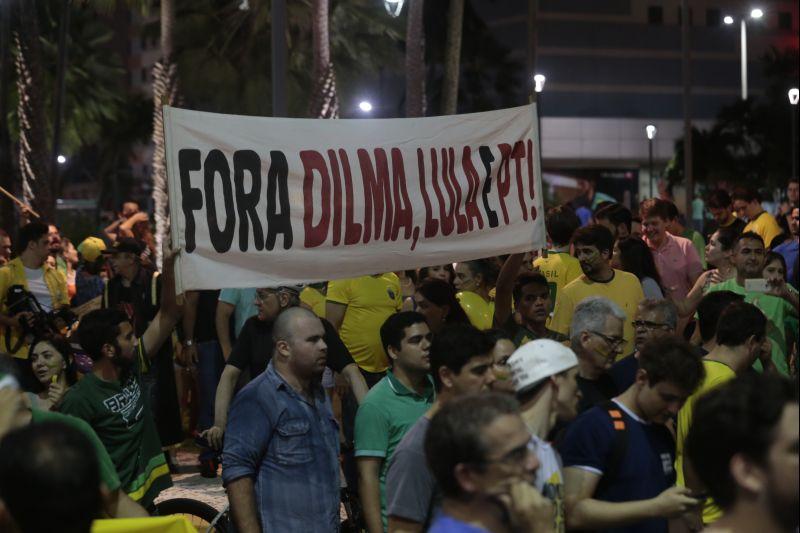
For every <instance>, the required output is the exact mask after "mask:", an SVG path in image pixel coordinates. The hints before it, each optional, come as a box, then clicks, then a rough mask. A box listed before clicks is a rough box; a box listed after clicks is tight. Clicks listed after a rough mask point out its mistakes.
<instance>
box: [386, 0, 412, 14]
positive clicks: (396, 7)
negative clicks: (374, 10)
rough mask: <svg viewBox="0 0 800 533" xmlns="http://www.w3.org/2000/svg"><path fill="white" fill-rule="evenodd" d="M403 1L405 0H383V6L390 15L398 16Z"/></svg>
mask: <svg viewBox="0 0 800 533" xmlns="http://www.w3.org/2000/svg"><path fill="white" fill-rule="evenodd" d="M405 3H406V2H405V0H383V7H385V8H386V12H387V13H389V14H390V15H391V16H393V17H399V16H400V12H401V11H402V10H403V4H405Z"/></svg>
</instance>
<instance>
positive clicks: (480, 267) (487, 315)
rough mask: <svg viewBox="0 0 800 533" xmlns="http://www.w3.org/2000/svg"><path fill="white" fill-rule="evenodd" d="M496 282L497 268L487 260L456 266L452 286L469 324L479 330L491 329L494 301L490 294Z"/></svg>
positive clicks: (466, 262) (465, 262) (467, 262)
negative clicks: (456, 292)
mask: <svg viewBox="0 0 800 533" xmlns="http://www.w3.org/2000/svg"><path fill="white" fill-rule="evenodd" d="M495 281H497V268H496V267H495V266H494V264H493V263H492V262H491V261H489V260H487V259H477V260H475V261H464V262H462V263H458V265H456V277H455V280H454V283H453V284H454V285H455V287H456V290H457V291H458V294H456V298H458V301H459V303H460V304H461V307H462V308H463V309H464V312H465V313H467V317H469V321H470V323H472V325H473V326H475V327H476V328H478V329H480V330H487V329H491V328H492V320H493V318H494V301H493V300H492V298H491V297H490V295H489V294H490V292H491V291H492V289H493V288H494V284H495Z"/></svg>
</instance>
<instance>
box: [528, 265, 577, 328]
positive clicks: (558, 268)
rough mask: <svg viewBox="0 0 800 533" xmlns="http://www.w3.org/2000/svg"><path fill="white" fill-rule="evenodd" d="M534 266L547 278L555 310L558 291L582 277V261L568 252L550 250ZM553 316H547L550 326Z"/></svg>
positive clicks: (551, 303)
mask: <svg viewBox="0 0 800 533" xmlns="http://www.w3.org/2000/svg"><path fill="white" fill-rule="evenodd" d="M533 266H534V267H535V268H538V269H539V272H541V273H542V275H543V276H544V277H545V278H546V279H547V284H548V285H549V286H550V305H551V306H552V307H551V308H550V311H553V309H554V308H555V305H556V299H557V298H558V291H560V290H561V289H563V288H564V287H566V286H567V284H568V283H572V282H573V281H574V280H576V279H578V278H579V277H581V275H582V274H583V271H582V270H581V263H580V261H578V259H577V258H575V257H573V256H571V255H570V254H569V253H567V252H553V251H548V252H547V257H539V258H537V259H536V260H535V261H534V262H533ZM551 321H552V317H548V318H547V326H548V327H550V323H551Z"/></svg>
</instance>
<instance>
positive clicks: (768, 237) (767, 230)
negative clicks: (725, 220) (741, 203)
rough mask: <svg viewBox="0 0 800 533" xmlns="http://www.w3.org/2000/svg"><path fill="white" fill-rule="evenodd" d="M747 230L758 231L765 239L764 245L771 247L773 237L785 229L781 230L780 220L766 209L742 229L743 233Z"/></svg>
mask: <svg viewBox="0 0 800 533" xmlns="http://www.w3.org/2000/svg"><path fill="white" fill-rule="evenodd" d="M747 231H752V232H755V233H758V234H759V235H760V236H761V238H762V239H764V246H765V247H766V248H769V245H770V243H771V242H772V239H774V238H775V237H777V236H778V235H780V234H781V233H783V230H781V227H780V226H779V225H778V221H776V220H775V217H774V216H772V215H770V214H769V213H767V212H766V211H762V212H761V214H760V215H758V216H757V217H756V219H755V220H751V221H750V222H748V223H747V225H746V226H745V227H744V229H743V230H742V233H745V232H747Z"/></svg>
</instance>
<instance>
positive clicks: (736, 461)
mask: <svg viewBox="0 0 800 533" xmlns="http://www.w3.org/2000/svg"><path fill="white" fill-rule="evenodd" d="M728 468H730V472H731V477H733V480H734V482H735V483H736V485H738V486H739V487H741V488H742V489H744V490H746V491H747V492H750V493H752V494H760V493H762V492H763V491H764V488H765V487H766V485H767V479H766V475H765V474H764V470H763V469H762V468H761V467H759V466H757V465H756V464H754V463H753V462H752V461H750V460H748V459H747V458H746V457H745V456H744V455H743V454H741V453H737V454H736V455H734V456H733V457H731V462H730V464H729V466H728Z"/></svg>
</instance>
